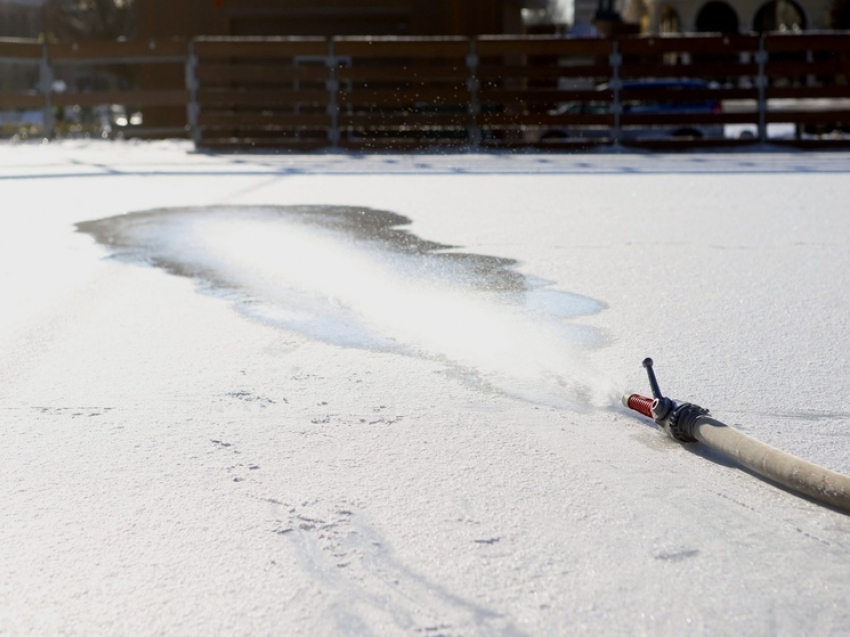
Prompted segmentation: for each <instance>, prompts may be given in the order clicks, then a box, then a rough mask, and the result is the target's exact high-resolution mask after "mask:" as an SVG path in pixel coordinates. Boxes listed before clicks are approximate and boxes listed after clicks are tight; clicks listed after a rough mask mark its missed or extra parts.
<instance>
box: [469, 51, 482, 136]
mask: <svg viewBox="0 0 850 637" xmlns="http://www.w3.org/2000/svg"><path fill="white" fill-rule="evenodd" d="M478 62H479V59H478V41H477V40H476V38H475V37H470V38H469V52H468V54H467V56H466V69H467V73H468V74H467V79H466V88H467V90H468V91H469V106H468V109H469V146H470V148H478V147H479V146H480V145H481V123H480V120H479V115H480V114H481V104H480V103H479V101H478V90H479V88H480V81H479V79H478Z"/></svg>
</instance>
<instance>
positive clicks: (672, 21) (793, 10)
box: [621, 0, 831, 34]
mask: <svg viewBox="0 0 850 637" xmlns="http://www.w3.org/2000/svg"><path fill="white" fill-rule="evenodd" d="M830 4H831V2H830V0H623V6H622V9H621V11H622V15H623V19H624V20H626V21H627V22H634V23H638V24H640V27H641V31H642V32H643V33H649V34H658V33H676V32H719V33H748V32H757V33H758V32H763V31H786V30H787V31H806V30H811V29H826V28H829V26H830V25H829V8H830Z"/></svg>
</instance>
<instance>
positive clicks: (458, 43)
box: [333, 37, 469, 58]
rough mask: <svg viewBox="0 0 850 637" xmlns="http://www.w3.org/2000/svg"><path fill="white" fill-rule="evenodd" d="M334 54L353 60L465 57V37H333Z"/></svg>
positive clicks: (466, 41)
mask: <svg viewBox="0 0 850 637" xmlns="http://www.w3.org/2000/svg"><path fill="white" fill-rule="evenodd" d="M333 45H334V53H335V54H336V55H339V56H351V57H363V58H370V57H387V58H393V57H398V58H404V57H410V58H465V57H466V55H467V53H468V52H469V40H467V39H466V38H404V39H402V38H394V37H381V38H378V37H376V38H359V37H352V38H334V40H333Z"/></svg>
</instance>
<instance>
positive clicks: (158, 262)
mask: <svg viewBox="0 0 850 637" xmlns="http://www.w3.org/2000/svg"><path fill="white" fill-rule="evenodd" d="M409 223H410V220H409V219H407V218H406V217H403V216H401V215H398V214H395V213H392V212H387V211H382V210H373V209H368V208H353V207H340V206H285V207H283V206H280V207H271V206H265V207H251V206H247V207H246V206H219V207H198V208H167V209H159V210H150V211H144V212H138V213H133V214H129V215H121V216H117V217H110V218H107V219H101V220H97V221H87V222H83V223H80V224H78V229H79V230H80V231H81V232H86V233H88V234H91V235H92V236H93V237H94V238H95V239H96V240H97V241H98V242H99V243H102V244H104V245H106V246H108V247H109V250H110V251H111V254H112V255H113V256H114V257H115V258H118V259H122V260H128V261H131V262H134V263H145V264H150V265H153V266H155V267H158V268H162V269H164V270H166V271H167V272H170V273H172V274H176V275H179V276H186V277H190V278H192V279H194V280H195V281H197V282H198V285H199V286H200V287H201V288H202V289H203V290H205V291H208V292H211V293H214V294H216V295H220V296H224V297H227V298H229V299H231V300H232V302H233V303H234V304H235V305H236V307H237V308H238V309H239V310H240V311H241V312H243V313H245V314H246V315H248V316H250V317H252V318H254V319H257V320H260V321H264V322H266V323H268V324H271V325H275V326H278V327H281V328H285V329H288V330H294V331H297V332H299V333H302V334H304V335H306V336H308V337H310V338H314V339H319V340H322V341H325V342H328V343H333V344H335V345H340V346H349V347H360V348H366V349H373V350H382V351H390V352H397V353H400V354H406V355H414V356H423V357H428V358H439V359H442V360H445V361H447V362H449V363H450V364H452V365H453V366H457V367H460V368H463V369H464V370H466V371H469V372H472V373H473V374H474V375H475V376H477V377H478V378H480V379H481V380H482V381H484V382H486V383H488V384H489V385H490V386H492V387H493V388H497V389H499V390H501V391H505V392H507V393H510V394H512V395H518V396H522V397H524V398H527V399H531V400H535V401H541V402H545V403H548V404H557V405H561V406H570V407H573V408H587V407H590V406H603V405H607V404H609V403H610V401H611V400H612V397H613V396H615V394H616V392H615V391H614V390H613V388H612V387H611V386H609V384H608V383H607V382H606V381H605V380H604V379H603V378H602V377H601V376H600V375H599V374H598V373H596V372H595V371H594V370H593V369H592V368H591V367H590V366H589V365H588V364H587V362H586V361H585V360H584V358H583V351H584V350H586V349H587V348H589V347H593V346H595V345H598V344H599V343H600V342H601V337H600V335H599V334H598V332H596V331H595V330H593V329H590V328H588V327H586V326H581V325H579V324H577V323H575V322H574V321H572V319H574V318H575V317H578V316H583V315H588V314H592V313H595V312H598V311H600V310H602V309H603V308H604V305H603V304H602V303H600V302H599V301H596V300H593V299H590V298H587V297H584V296H579V295H575V294H570V293H567V292H562V291H558V290H555V289H553V288H552V287H551V286H550V285H549V284H548V283H547V282H545V281H541V280H538V279H535V278H533V277H530V276H527V275H524V274H522V273H521V272H519V271H518V270H517V269H516V265H517V264H516V263H515V262H514V261H512V260H510V259H503V258H499V257H493V256H486V255H476V254H469V253H463V252H459V251H457V250H456V249H454V248H453V247H452V246H448V245H443V244H439V243H435V242H432V241H427V240H424V239H421V238H419V237H417V236H416V235H414V234H412V233H410V232H408V231H407V230H405V229H404V228H403V227H402V226H404V225H407V224H409Z"/></svg>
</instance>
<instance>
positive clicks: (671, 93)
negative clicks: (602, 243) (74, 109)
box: [0, 32, 850, 150]
mask: <svg viewBox="0 0 850 637" xmlns="http://www.w3.org/2000/svg"><path fill="white" fill-rule="evenodd" d="M0 61H3V62H9V61H12V62H13V63H17V64H23V65H33V66H37V67H38V68H39V69H40V71H39V73H40V78H41V79H40V82H39V87H38V91H36V92H33V93H16V94H9V93H7V92H4V93H3V94H2V95H0V109H9V108H42V109H43V110H44V113H45V118H44V128H45V132H46V134H50V133H52V132H53V131H54V130H56V129H55V126H56V122H55V121H53V119H52V118H53V113H55V112H57V108H58V107H66V106H92V105H96V104H132V105H134V107H136V108H141V109H143V110H144V112H145V113H147V112H152V113H155V112H156V108H160V107H168V106H171V107H178V108H179V109H183V110H180V111H179V113H178V115H179V114H180V113H185V115H180V117H181V118H184V119H181V121H180V122H178V124H179V125H176V126H171V127H167V126H166V127H163V126H157V123H156V121H155V120H156V118H150V120H151V122H152V124H151V126H149V127H147V129H146V130H143V129H140V130H139V134H142V133H147V134H171V135H174V134H189V135H191V137H192V139H194V141H195V143H196V144H197V145H198V146H199V147H204V148H211V149H226V148H246V147H274V148H291V149H301V150H311V149H319V148H346V149H375V150H381V149H410V148H423V147H426V148H427V147H463V148H470V147H471V148H484V149H487V148H519V147H535V148H551V149H568V148H574V147H576V146H588V145H635V146H643V147H650V148H652V147H690V146H693V145H696V144H700V145H715V146H717V145H741V144H752V143H758V142H761V143H765V142H770V143H791V144H797V145H801V146H806V145H808V146H814V145H817V146H825V145H837V146H847V145H850V33H846V32H827V33H803V34H789V33H769V34H762V35H755V34H742V35H734V36H717V35H682V36H665V37H621V38H617V39H571V38H553V37H513V36H511V37H498V36H494V37H478V38H352V37H346V38H330V39H328V38H205V37H201V38H195V39H194V40H192V41H190V42H188V43H182V42H151V43H139V42H120V43H109V44H106V43H91V44H79V45H75V44H50V45H43V44H38V43H34V42H22V41H0ZM73 65H78V66H79V65H110V68H115V67H116V65H125V66H132V65H135V66H136V67H138V68H143V69H150V68H151V65H183V66H184V67H185V74H183V71H181V78H180V79H179V80H178V85H175V86H173V87H172V88H168V87H153V86H154V84H155V83H154V84H152V83H151V81H150V78H151V77H153V78H156V77H157V76H156V73H154V74H153V75H151V74H150V73H149V74H148V81H147V82H146V83H144V85H145V86H146V87H147V88H145V89H144V90H141V89H139V88H138V83H136V84H135V85H131V86H129V87H127V88H126V90H116V89H108V90H106V89H102V88H101V89H98V90H92V91H87V92H80V91H77V92H74V91H66V92H62V93H59V92H56V91H54V90H52V88H51V87H52V84H53V82H54V78H55V77H57V75H58V72H57V69H61V68H63V67H65V68H67V67H70V66H73ZM183 76H184V77H185V84H184V83H183V81H182V80H183ZM648 78H678V81H677V82H674V83H672V84H668V85H667V86H666V87H663V86H661V85H660V84H659V83H658V82H649V81H647V79H648ZM683 78H688V80H699V82H696V81H694V82H687V83H686V82H683V81H681V80H682V79H683ZM152 87H153V88H152ZM685 87H687V88H685ZM647 105H652V106H653V107H652V108H647ZM172 110H173V109H172ZM147 120H148V118H147V117H146V121H147ZM777 126H782V127H784V129H785V130H786V131H787V130H789V129H790V130H791V131H793V134H792V135H790V136H789V135H784V136H783V137H782V138H775V137H774V136H773V134H772V131H774V130H776V127H777Z"/></svg>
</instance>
